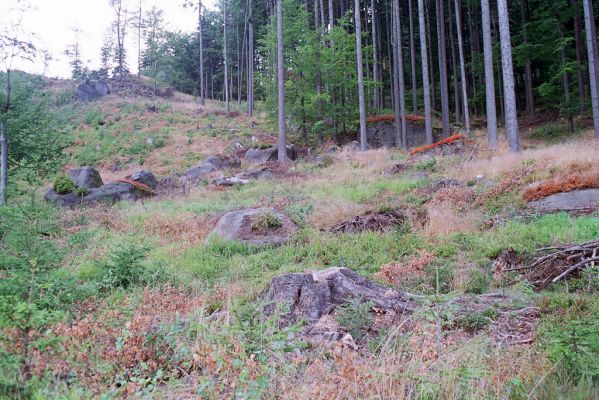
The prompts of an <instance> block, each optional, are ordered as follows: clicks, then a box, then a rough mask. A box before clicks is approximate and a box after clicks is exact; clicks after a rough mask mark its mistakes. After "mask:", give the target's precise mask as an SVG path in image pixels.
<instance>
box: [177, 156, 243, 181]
mask: <svg viewBox="0 0 599 400" xmlns="http://www.w3.org/2000/svg"><path fill="white" fill-rule="evenodd" d="M239 167H241V160H239V158H237V157H235V156H226V155H223V154H219V155H216V156H212V157H210V158H208V159H206V160H205V161H204V162H202V163H201V164H200V165H198V166H195V167H193V168H190V169H188V170H187V171H186V172H185V173H184V174H183V175H185V176H186V177H187V178H189V179H191V180H192V181H199V180H200V179H203V178H205V177H206V176H208V175H209V174H211V173H212V172H215V171H222V170H225V169H230V168H239Z"/></svg>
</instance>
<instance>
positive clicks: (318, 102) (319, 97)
mask: <svg viewBox="0 0 599 400" xmlns="http://www.w3.org/2000/svg"><path fill="white" fill-rule="evenodd" d="M318 8H319V3H318V0H314V28H315V29H316V34H317V36H318V43H316V44H315V45H316V97H317V99H316V120H317V121H322V76H321V72H320V46H321V43H322V31H321V26H320V25H321V23H320V15H321V14H320V13H319V10H318ZM323 23H324V21H323ZM322 141H323V137H322V129H319V130H318V144H319V145H320V144H322Z"/></svg>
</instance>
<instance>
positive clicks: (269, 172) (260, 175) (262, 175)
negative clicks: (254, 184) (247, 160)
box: [237, 167, 276, 181]
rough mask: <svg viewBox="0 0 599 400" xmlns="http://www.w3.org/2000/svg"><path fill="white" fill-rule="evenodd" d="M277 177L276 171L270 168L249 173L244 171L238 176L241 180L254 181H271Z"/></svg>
mask: <svg viewBox="0 0 599 400" xmlns="http://www.w3.org/2000/svg"><path fill="white" fill-rule="evenodd" d="M275 175H276V173H275V171H274V170H273V169H272V168H270V167H264V168H259V169H254V170H249V171H244V172H242V173H241V174H239V175H237V176H238V177H240V178H241V179H254V180H257V181H260V180H265V179H270V178H272V177H274V176H275Z"/></svg>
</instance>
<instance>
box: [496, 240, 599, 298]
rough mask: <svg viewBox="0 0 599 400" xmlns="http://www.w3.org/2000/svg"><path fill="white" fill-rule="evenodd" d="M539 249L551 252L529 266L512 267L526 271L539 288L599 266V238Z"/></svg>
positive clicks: (526, 275)
mask: <svg viewBox="0 0 599 400" xmlns="http://www.w3.org/2000/svg"><path fill="white" fill-rule="evenodd" d="M539 251H550V252H551V253H550V254H547V255H545V256H541V257H537V258H535V260H534V262H533V263H532V264H531V265H530V266H528V267H519V268H514V269H511V271H516V270H519V271H520V272H522V271H525V272H524V277H525V278H526V279H527V280H528V281H529V282H530V283H531V284H533V285H534V287H535V288H536V289H537V290H540V289H544V288H546V287H547V286H549V285H550V284H551V283H555V282H558V281H560V280H562V279H565V278H568V277H569V276H571V275H577V274H579V273H580V271H581V270H583V269H586V268H595V267H596V266H599V240H593V241H590V242H586V243H581V244H565V245H558V246H553V247H547V248H544V249H540V250H539ZM508 271H510V270H508Z"/></svg>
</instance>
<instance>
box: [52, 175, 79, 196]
mask: <svg viewBox="0 0 599 400" xmlns="http://www.w3.org/2000/svg"><path fill="white" fill-rule="evenodd" d="M52 188H53V189H54V191H55V192H56V193H58V194H66V193H71V192H73V191H75V189H77V186H76V185H75V182H73V180H72V179H71V178H69V177H68V176H67V175H65V174H60V175H58V176H57V177H56V178H55V179H54V183H53V184H52Z"/></svg>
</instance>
